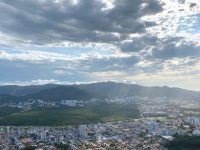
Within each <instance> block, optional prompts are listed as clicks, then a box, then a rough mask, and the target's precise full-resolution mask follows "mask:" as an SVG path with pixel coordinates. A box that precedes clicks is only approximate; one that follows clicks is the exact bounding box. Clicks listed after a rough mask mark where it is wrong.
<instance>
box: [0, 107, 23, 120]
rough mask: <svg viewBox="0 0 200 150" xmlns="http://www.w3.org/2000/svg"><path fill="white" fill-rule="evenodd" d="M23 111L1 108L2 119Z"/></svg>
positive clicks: (0, 115)
mask: <svg viewBox="0 0 200 150" xmlns="http://www.w3.org/2000/svg"><path fill="white" fill-rule="evenodd" d="M20 111H22V109H20V108H12V107H0V118H1V117H5V116H8V115H11V114H15V113H18V112H20Z"/></svg>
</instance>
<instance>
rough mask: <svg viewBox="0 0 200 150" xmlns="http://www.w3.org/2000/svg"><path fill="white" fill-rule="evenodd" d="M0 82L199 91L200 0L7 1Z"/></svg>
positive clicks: (1, 10)
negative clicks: (111, 84)
mask: <svg viewBox="0 0 200 150" xmlns="http://www.w3.org/2000/svg"><path fill="white" fill-rule="evenodd" d="M0 20H1V22H0V84H1V85H7V84H17V85H29V84H35V85H37V84H48V83H58V84H72V83H76V84H80V83H92V82H102V81H115V82H125V83H134V84H140V85H145V86H163V85H167V86H170V87H181V88H185V89H192V90H200V0H1V1H0Z"/></svg>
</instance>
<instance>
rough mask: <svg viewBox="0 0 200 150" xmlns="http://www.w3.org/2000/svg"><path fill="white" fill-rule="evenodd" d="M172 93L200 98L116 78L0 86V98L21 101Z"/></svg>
mask: <svg viewBox="0 0 200 150" xmlns="http://www.w3.org/2000/svg"><path fill="white" fill-rule="evenodd" d="M129 96H142V97H172V98H200V92H198V91H191V90H185V89H181V88H170V87H167V86H162V87H158V86H154V87H146V86H141V85H137V84H125V83H116V82H99V83H91V84H79V85H75V84H74V85H58V84H46V85H30V86H17V85H7V86H0V102H5V101H21V100H27V99H30V98H35V99H42V100H45V101H59V100H63V99H76V100H87V99H92V98H99V99H104V98H110V97H129Z"/></svg>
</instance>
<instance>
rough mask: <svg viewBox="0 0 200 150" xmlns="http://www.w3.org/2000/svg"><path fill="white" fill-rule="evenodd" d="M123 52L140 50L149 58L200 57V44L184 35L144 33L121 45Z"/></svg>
mask: <svg viewBox="0 0 200 150" xmlns="http://www.w3.org/2000/svg"><path fill="white" fill-rule="evenodd" d="M120 47H121V50H122V51H123V52H128V53H130V52H139V53H140V54H142V55H143V56H145V57H146V58H148V59H170V58H183V57H199V56H200V46H199V45H198V44H197V43H195V42H191V41H187V40H186V39H184V38H182V37H165V38H158V37H156V36H151V35H148V34H146V35H144V36H141V37H137V38H133V39H132V40H131V41H128V42H124V43H122V44H121V45H120Z"/></svg>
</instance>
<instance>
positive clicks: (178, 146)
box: [165, 136, 200, 150]
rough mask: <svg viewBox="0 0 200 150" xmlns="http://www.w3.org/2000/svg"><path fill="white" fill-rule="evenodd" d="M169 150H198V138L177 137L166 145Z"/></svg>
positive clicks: (199, 144) (199, 147) (199, 143)
mask: <svg viewBox="0 0 200 150" xmlns="http://www.w3.org/2000/svg"><path fill="white" fill-rule="evenodd" d="M165 146H166V147H167V148H168V149H169V150H200V137H199V136H178V137H176V138H175V140H173V141H170V142H168V143H166V145H165Z"/></svg>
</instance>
